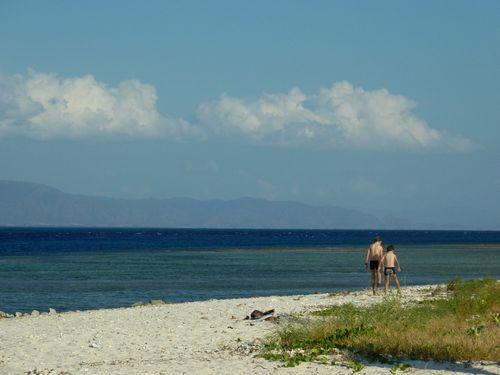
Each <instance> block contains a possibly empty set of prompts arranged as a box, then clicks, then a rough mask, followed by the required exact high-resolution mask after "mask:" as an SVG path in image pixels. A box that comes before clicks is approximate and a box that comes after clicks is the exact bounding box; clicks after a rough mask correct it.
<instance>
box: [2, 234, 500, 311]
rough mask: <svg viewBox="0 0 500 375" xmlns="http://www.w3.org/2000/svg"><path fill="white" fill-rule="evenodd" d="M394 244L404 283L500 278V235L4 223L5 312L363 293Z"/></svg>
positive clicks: (3, 309)
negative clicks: (373, 265) (378, 250)
mask: <svg viewBox="0 0 500 375" xmlns="http://www.w3.org/2000/svg"><path fill="white" fill-rule="evenodd" d="M376 234H379V235H381V236H382V238H383V240H384V245H389V244H394V245H395V246H396V249H397V253H396V254H397V255H398V257H399V259H400V262H401V264H402V266H403V272H402V273H401V274H400V281H401V282H402V285H403V286H409V285H418V284H431V283H442V282H449V281H450V280H452V279H453V278H454V277H456V276H458V277H461V278H462V279H471V278H478V277H484V276H491V277H494V278H497V279H498V278H500V232H478V231H377V232H374V231H360V230H352V231H346V230H233V229H231V230H208V229H199V230H198V229H144V228H141V229H102V228H0V310H2V311H6V312H15V311H21V312H29V311H31V310H33V309H38V310H44V309H48V308H49V307H54V308H56V309H57V310H61V311H65V310H77V309H79V310H84V309H95V308H103V307H120V306H130V305H131V304H132V303H134V302H136V301H139V300H143V301H147V300H149V299H163V300H166V301H171V302H181V301H194V300H206V299H211V298H234V297H247V296H267V295H287V294H303V293H313V292H334V291H338V290H353V289H359V288H365V287H367V286H368V285H369V282H370V280H369V279H370V276H369V274H367V273H366V272H365V271H364V265H363V255H364V253H365V251H366V247H367V245H368V244H369V243H370V242H371V240H372V238H373V237H374V236H375V235H376Z"/></svg>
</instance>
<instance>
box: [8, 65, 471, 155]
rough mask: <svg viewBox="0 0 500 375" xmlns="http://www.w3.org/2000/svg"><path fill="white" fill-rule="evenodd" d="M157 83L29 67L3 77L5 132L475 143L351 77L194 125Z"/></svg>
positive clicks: (207, 108)
mask: <svg viewBox="0 0 500 375" xmlns="http://www.w3.org/2000/svg"><path fill="white" fill-rule="evenodd" d="M157 99H158V97H157V94H156V89H155V88H154V87H153V86H152V85H149V84H144V83H142V82H140V81H137V80H128V81H123V82H121V83H119V84H118V85H117V86H116V87H110V86H107V85H106V84H104V83H102V82H98V81H97V80H96V79H95V78H94V77H93V76H91V75H86V76H83V77H75V78H61V77H59V76H57V75H55V74H45V73H39V72H35V71H32V70H30V71H28V73H27V74H24V75H15V76H2V75H0V137H2V136H4V137H5V136H17V137H29V138H35V139H54V138H66V139H77V138H91V137H100V138H102V137H116V136H127V137H143V138H156V137H164V138H169V139H182V138H192V137H198V138H201V137H203V138H220V137H239V138H243V139H244V140H245V141H250V142H256V143H261V144H270V145H276V144H279V145H289V144H303V143H311V144H323V145H327V146H342V147H352V146H355V147H368V148H381V147H390V148H393V147H394V148H401V147H410V148H415V149H428V148H440V149H445V150H451V151H464V150H468V149H470V148H471V146H472V144H471V142H470V141H469V140H468V139H467V138H464V137H461V136H451V135H449V134H445V133H442V132H440V131H438V130H436V129H433V128H431V127H430V126H429V125H428V124H427V123H426V122H425V121H424V120H423V119H421V118H419V117H418V116H417V115H415V114H414V113H413V112H412V110H413V108H414V107H415V103H414V102H413V101H411V100H409V99H407V98H405V97H404V96H401V95H394V94H391V93H389V92H388V91H387V90H385V89H380V90H373V91H365V90H363V89H362V88H356V87H353V85H352V84H350V83H349V82H340V83H337V84H335V85H333V86H332V87H331V88H325V89H321V90H320V91H319V92H318V93H316V94H313V95H306V94H304V93H303V92H302V91H301V90H300V89H298V88H294V89H292V90H290V91H289V92H288V93H277V94H266V95H263V96H261V97H260V98H257V99H255V100H245V99H240V98H234V97H231V96H229V95H227V94H224V95H222V96H221V97H220V98H219V99H218V100H215V101H212V102H208V103H202V104H201V105H200V106H199V107H198V110H197V121H196V123H195V124H192V123H189V122H187V121H185V120H183V119H179V118H173V117H171V116H168V115H165V114H160V113H159V112H158V110H157V109H156V102H157Z"/></svg>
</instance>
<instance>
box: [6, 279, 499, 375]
mask: <svg viewBox="0 0 500 375" xmlns="http://www.w3.org/2000/svg"><path fill="white" fill-rule="evenodd" d="M428 291H429V288H428V287H414V288H407V289H405V291H404V298H405V299H409V300H414V299H422V298H425V297H426V295H428ZM379 298H380V297H373V296H371V295H370V293H369V291H361V292H355V293H349V294H347V295H333V296H332V295H327V294H315V295H306V296H287V297H261V298H244V299H232V300H211V301H205V302H191V303H182V304H167V305H160V306H145V307H136V308H123V309H110V310H96V311H85V312H68V313H63V314H56V315H42V316H39V317H31V316H30V317H22V318H8V319H0V374H2V375H7V374H9V375H10V374H12V375H18V374H40V375H48V374H51V375H52V374H54V375H55V374H57V375H62V374H65V375H69V374H72V375H76V374H96V375H97V374H99V375H101V374H121V375H124V374H134V375H135V374H252V375H255V374H351V373H352V371H351V370H350V369H348V368H346V367H342V366H331V365H322V364H319V363H318V364H317V363H303V364H301V365H300V366H298V367H295V368H283V367H280V364H279V363H277V362H271V361H266V360H264V359H259V358H254V356H253V354H251V353H248V352H245V351H244V350H242V349H243V348H247V347H249V345H248V344H247V343H254V342H257V343H258V342H259V339H262V338H265V337H266V336H267V335H269V334H270V333H271V332H272V331H273V329H274V324H273V323H272V322H267V321H263V320H259V321H249V320H243V318H244V317H245V316H246V315H249V314H250V313H251V312H252V311H253V310H255V309H258V310H261V311H265V310H269V309H275V312H276V315H278V316H279V315H282V316H284V315H286V314H291V313H300V312H304V311H310V310H314V309H318V308H320V307H324V306H330V305H332V304H340V303H346V302H354V303H357V304H368V303H372V302H374V301H377V300H379ZM405 362H406V363H410V364H412V366H413V367H412V369H411V370H410V372H411V373H415V374H451V373H477V374H483V375H489V374H500V368H499V366H498V365H497V364H489V365H481V364H476V365H474V366H472V367H466V366H463V365H457V364H437V363H434V362H419V361H413V362H412V361H405ZM389 369H390V366H388V365H380V364H368V365H367V367H365V369H363V370H362V371H361V372H359V374H390V371H389Z"/></svg>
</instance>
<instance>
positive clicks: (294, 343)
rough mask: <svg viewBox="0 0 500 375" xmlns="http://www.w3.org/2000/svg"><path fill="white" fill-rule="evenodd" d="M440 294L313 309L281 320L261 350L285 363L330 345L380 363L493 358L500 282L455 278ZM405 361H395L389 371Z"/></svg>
mask: <svg viewBox="0 0 500 375" xmlns="http://www.w3.org/2000/svg"><path fill="white" fill-rule="evenodd" d="M443 293H447V296H448V297H447V298H442V297H440V299H436V300H432V301H425V302H424V303H415V304H413V305H410V306H403V305H402V304H401V301H400V300H399V298H397V297H388V298H385V299H384V300H383V301H382V302H381V303H377V304H374V305H371V306H368V307H357V306H355V305H352V304H345V305H340V306H335V307H332V308H328V309H325V310H321V311H317V312H314V313H312V315H313V318H309V319H302V320H300V319H297V320H296V321H294V322H293V323H289V324H286V325H281V326H280V327H279V328H278V330H277V332H276V334H275V335H274V337H273V338H272V339H271V340H270V342H269V343H268V345H267V346H266V353H268V354H265V353H264V354H263V355H268V357H269V358H268V359H275V360H279V361H283V362H285V363H286V364H287V365H290V366H294V365H297V364H299V363H301V362H304V361H318V360H319V359H318V358H325V356H328V355H329V354H330V353H332V351H333V349H334V348H337V349H345V350H348V351H349V352H350V353H356V355H359V356H362V357H364V358H366V359H368V360H371V361H378V362H385V363H391V360H390V359H389V358H398V357H407V358H413V359H424V360H431V359H433V360H440V361H469V360H491V361H498V358H500V283H499V282H497V281H496V280H494V279H490V278H485V279H481V280H474V281H467V282H462V281H461V280H459V279H455V280H453V281H452V282H451V283H450V284H449V285H448V286H447V288H445V290H442V289H440V290H439V295H440V296H442V294H443ZM436 294H438V293H437V292H436ZM270 353H273V354H272V357H273V358H271V354H270ZM323 361H324V359H323ZM392 363H393V362H392ZM347 366H349V362H347ZM405 366H407V365H404V364H398V365H395V366H394V367H393V368H392V370H391V372H393V373H395V372H396V371H404V370H405V369H406V367H405ZM354 370H355V369H354V368H353V371H354ZM358 371H359V370H358Z"/></svg>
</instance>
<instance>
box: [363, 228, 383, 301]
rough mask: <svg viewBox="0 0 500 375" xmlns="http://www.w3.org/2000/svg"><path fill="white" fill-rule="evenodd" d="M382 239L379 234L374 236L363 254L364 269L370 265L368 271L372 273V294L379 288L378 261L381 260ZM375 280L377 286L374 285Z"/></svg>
mask: <svg viewBox="0 0 500 375" xmlns="http://www.w3.org/2000/svg"><path fill="white" fill-rule="evenodd" d="M382 251H383V250H382V239H381V238H380V236H375V239H374V240H373V243H372V244H371V245H370V246H369V247H368V250H367V251H366V256H365V269H368V265H370V271H371V274H372V291H373V295H376V294H377V292H378V289H379V288H380V269H379V266H380V262H381V260H382ZM375 281H376V282H377V286H376V287H375Z"/></svg>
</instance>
